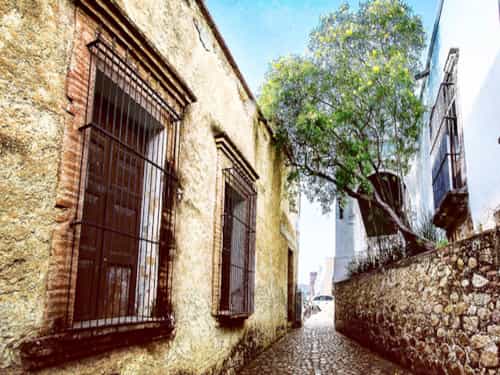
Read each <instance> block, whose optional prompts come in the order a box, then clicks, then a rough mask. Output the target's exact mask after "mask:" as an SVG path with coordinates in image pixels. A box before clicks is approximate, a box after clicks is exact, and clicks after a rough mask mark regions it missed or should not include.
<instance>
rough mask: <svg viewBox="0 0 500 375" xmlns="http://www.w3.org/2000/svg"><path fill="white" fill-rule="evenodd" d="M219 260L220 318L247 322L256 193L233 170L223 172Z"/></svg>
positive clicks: (249, 182) (250, 303)
mask: <svg viewBox="0 0 500 375" xmlns="http://www.w3.org/2000/svg"><path fill="white" fill-rule="evenodd" d="M222 173H223V179H224V199H223V202H224V205H223V212H222V237H223V238H222V256H221V264H220V265H219V269H220V274H221V283H220V300H219V311H218V315H219V317H227V318H246V317H248V316H250V315H251V314H252V313H253V312H254V289H255V286H254V285H255V226H256V203H257V191H256V188H255V185H254V182H253V181H252V179H251V178H249V177H248V176H246V174H245V173H244V172H243V171H241V170H239V169H238V168H236V167H233V168H226V169H224V170H223V171H222Z"/></svg>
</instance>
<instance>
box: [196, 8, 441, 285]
mask: <svg viewBox="0 0 500 375" xmlns="http://www.w3.org/2000/svg"><path fill="white" fill-rule="evenodd" d="M205 2H206V4H207V6H208V8H209V10H210V12H211V13H212V16H213V17H214V19H215V21H216V23H217V26H218V27H219V30H220V31H221V33H222V35H223V36H224V39H225V40H226V43H227V45H228V46H229V48H230V50H231V52H232V54H233V56H234V58H235V59H236V62H237V64H238V66H239V68H240V70H241V72H242V73H243V75H244V77H245V79H246V81H247V82H248V84H249V86H250V88H251V89H252V91H253V92H254V94H256V95H257V94H258V92H259V88H260V86H261V85H262V83H263V81H264V77H265V73H266V71H267V67H268V64H269V63H270V62H271V61H272V60H274V59H276V58H278V57H280V56H283V55H288V54H293V53H302V52H304V51H305V49H306V45H307V39H308V35H309V32H310V31H311V30H312V29H313V28H314V27H315V26H316V25H317V24H318V20H319V17H320V16H321V15H323V14H326V13H329V12H331V11H333V10H335V9H337V8H338V6H339V5H340V4H341V3H342V2H343V1H340V0H206V1H205ZM407 2H408V3H409V4H410V5H411V6H412V7H413V9H414V11H415V13H417V14H419V15H421V16H422V19H423V22H424V26H425V29H426V31H427V34H428V35H427V36H428V38H429V37H430V33H431V30H432V25H433V23H434V17H435V13H436V7H437V0H409V1H407ZM349 3H350V4H352V5H354V6H356V5H357V4H358V1H349ZM300 234H301V237H300V251H301V252H300V257H299V281H300V282H307V279H308V274H309V272H310V271H313V270H317V269H318V267H319V265H320V264H321V262H322V261H323V259H324V258H325V257H327V256H333V255H334V243H335V237H334V219H333V215H327V216H323V215H322V214H321V209H319V208H318V207H317V206H316V205H312V204H310V203H309V202H302V212H301V220H300Z"/></svg>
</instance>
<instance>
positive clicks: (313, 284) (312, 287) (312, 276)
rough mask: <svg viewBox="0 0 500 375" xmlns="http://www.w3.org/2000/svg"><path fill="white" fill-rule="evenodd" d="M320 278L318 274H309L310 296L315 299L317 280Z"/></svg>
mask: <svg viewBox="0 0 500 375" xmlns="http://www.w3.org/2000/svg"><path fill="white" fill-rule="evenodd" d="M317 278H318V273H317V272H310V273H309V296H310V297H313V296H315V295H316V279H317Z"/></svg>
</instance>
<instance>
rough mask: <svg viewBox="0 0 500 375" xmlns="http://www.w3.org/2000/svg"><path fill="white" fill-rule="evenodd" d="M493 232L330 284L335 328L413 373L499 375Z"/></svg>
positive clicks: (497, 236) (498, 234) (498, 281)
mask: <svg viewBox="0 0 500 375" xmlns="http://www.w3.org/2000/svg"><path fill="white" fill-rule="evenodd" d="M499 256H500V229H497V230H493V231H490V232H485V233H483V234H481V235H478V236H475V237H472V238H470V239H467V240H464V241H461V242H457V243H454V244H452V245H450V246H448V247H446V248H443V249H439V250H437V251H435V252H432V253H429V254H423V255H420V256H417V257H414V258H410V259H407V260H404V261H402V262H400V263H398V264H396V265H394V266H393V267H391V268H389V269H386V270H384V271H381V272H374V273H369V274H366V275H362V276H358V277H356V278H353V279H350V280H347V281H344V282H341V283H337V284H336V285H335V293H336V312H335V324H336V328H337V330H339V331H341V332H342V333H344V334H346V335H348V336H351V337H353V338H355V339H357V340H359V341H360V342H362V343H364V344H365V345H367V346H369V347H370V348H372V349H374V350H376V351H379V352H381V353H382V354H384V355H386V356H388V357H390V358H392V359H393V360H395V361H398V362H400V363H401V364H403V365H404V366H406V367H408V368H411V369H412V370H413V371H414V372H415V373H417V374H498V373H499V368H500V362H499V344H500V300H499V294H500V287H499V286H500V274H499V265H500V263H499Z"/></svg>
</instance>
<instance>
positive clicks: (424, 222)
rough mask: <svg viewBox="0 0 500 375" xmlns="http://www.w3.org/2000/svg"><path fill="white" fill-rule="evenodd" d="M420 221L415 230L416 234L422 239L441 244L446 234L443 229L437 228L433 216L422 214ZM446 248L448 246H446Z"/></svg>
mask: <svg viewBox="0 0 500 375" xmlns="http://www.w3.org/2000/svg"><path fill="white" fill-rule="evenodd" d="M420 216H421V219H420V221H419V222H418V223H417V224H416V225H415V228H414V229H413V230H414V232H415V233H416V234H418V235H419V236H420V237H422V238H425V239H427V240H429V241H431V242H434V243H435V244H440V243H442V242H443V240H444V239H445V234H444V232H443V230H442V229H440V228H438V227H436V226H435V225H434V223H433V222H432V215H431V214H430V213H428V214H422V215H420ZM445 246H446V245H445Z"/></svg>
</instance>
